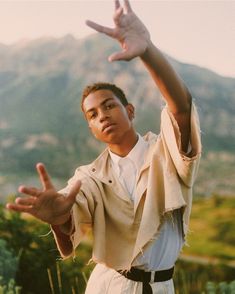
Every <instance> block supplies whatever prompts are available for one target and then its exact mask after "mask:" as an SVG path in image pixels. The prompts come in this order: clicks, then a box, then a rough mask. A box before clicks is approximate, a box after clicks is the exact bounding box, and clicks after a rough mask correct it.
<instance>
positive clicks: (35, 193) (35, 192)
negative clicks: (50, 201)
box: [18, 186, 41, 196]
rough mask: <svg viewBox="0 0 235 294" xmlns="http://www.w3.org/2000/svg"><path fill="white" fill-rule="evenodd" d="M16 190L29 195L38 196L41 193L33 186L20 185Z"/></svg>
mask: <svg viewBox="0 0 235 294" xmlns="http://www.w3.org/2000/svg"><path fill="white" fill-rule="evenodd" d="M18 191H19V192H20V193H24V194H27V195H30V196H39V195H40V194H41V191H39V190H38V189H36V188H34V187H25V186H20V187H19V188H18Z"/></svg>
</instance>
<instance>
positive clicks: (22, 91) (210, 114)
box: [0, 34, 235, 195]
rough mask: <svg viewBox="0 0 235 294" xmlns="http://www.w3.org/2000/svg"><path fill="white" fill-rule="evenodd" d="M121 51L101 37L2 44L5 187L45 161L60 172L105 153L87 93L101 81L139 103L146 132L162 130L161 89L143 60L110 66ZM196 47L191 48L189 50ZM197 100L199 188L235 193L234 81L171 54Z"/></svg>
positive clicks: (0, 170)
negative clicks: (85, 111)
mask: <svg viewBox="0 0 235 294" xmlns="http://www.w3.org/2000/svg"><path fill="white" fill-rule="evenodd" d="M115 50H119V48H118V47H117V46H115V43H114V42H112V41H111V40H109V39H108V38H105V37H104V36H101V35H96V34H95V35H92V36H90V37H88V38H85V39H79V40H77V39H75V38H74V37H73V36H71V35H67V36H65V37H64V38H60V39H55V38H41V39H37V40H34V41H30V42H26V43H18V44H15V45H11V46H6V45H2V44H0V138H1V139H0V185H4V183H5V182H6V181H7V180H6V177H5V175H7V174H19V175H21V174H30V173H32V171H33V172H34V164H35V163H36V162H38V161H43V162H45V163H46V164H47V166H48V168H49V170H50V171H51V173H53V174H54V175H55V176H57V177H68V176H69V175H71V174H72V173H73V170H74V168H75V167H76V166H78V165H79V164H83V163H86V162H88V161H89V160H91V159H93V158H94V157H95V156H97V154H98V153H99V152H100V150H102V148H103V146H101V145H100V144H99V143H98V142H96V141H95V140H94V139H93V138H92V137H91V136H89V135H88V132H89V131H88V128H87V126H86V122H85V121H84V119H83V115H82V113H81V111H80V96H81V91H82V89H83V88H84V86H86V85H87V84H90V83H93V82H95V81H108V82H114V83H116V84H118V85H119V86H120V87H122V88H123V89H124V90H125V92H126V94H127V96H128V97H129V99H130V101H131V102H133V103H134V104H135V106H136V108H137V115H136V126H137V129H138V130H139V132H140V133H142V134H143V133H145V132H146V131H147V130H153V131H155V132H158V131H159V114H160V109H161V107H162V105H163V102H162V100H161V99H160V93H159V92H158V91H157V90H156V87H155V85H154V83H153V82H152V81H151V79H150V78H149V76H148V74H147V72H146V71H145V69H144V67H143V66H142V64H141V62H140V61H139V60H133V61H131V62H129V63H126V62H116V63H111V64H110V63H109V62H108V61H107V57H108V56H109V54H110V53H112V52H114V51H115ZM189 50H190V49H189ZM168 58H169V61H170V62H171V63H172V64H173V66H174V67H175V69H176V70H177V71H178V73H179V74H180V76H181V77H182V79H183V80H184V81H185V83H186V84H187V86H188V88H189V89H190V91H191V93H192V95H193V97H194V100H195V103H196V104H197V105H198V109H199V115H200V118H201V129H202V138H203V146H204V149H203V160H202V168H201V170H200V174H199V180H198V193H199V194H206V195H207V194H210V193H215V192H219V193H225V194H226V193H227V194H235V193H234V186H235V184H233V179H234V176H235V171H234V168H233V167H234V163H235V155H234V150H235V128H234V125H235V115H234V113H235V91H234V90H235V79H232V78H226V77H222V76H219V75H217V74H215V73H214V72H212V71H210V70H208V69H205V68H200V67H198V66H195V65H191V64H183V63H180V62H178V61H176V60H175V59H173V58H171V57H168Z"/></svg>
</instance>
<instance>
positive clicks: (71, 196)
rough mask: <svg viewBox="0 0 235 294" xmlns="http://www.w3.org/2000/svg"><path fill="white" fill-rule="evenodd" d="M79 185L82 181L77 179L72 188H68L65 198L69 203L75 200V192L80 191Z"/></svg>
mask: <svg viewBox="0 0 235 294" xmlns="http://www.w3.org/2000/svg"><path fill="white" fill-rule="evenodd" d="M81 185H82V183H81V181H79V180H78V181H77V182H76V183H75V184H74V185H73V187H72V189H71V190H70V192H69V194H68V196H67V200H68V201H69V202H70V203H74V202H75V200H76V196H77V194H78V193H79V191H80V188H81Z"/></svg>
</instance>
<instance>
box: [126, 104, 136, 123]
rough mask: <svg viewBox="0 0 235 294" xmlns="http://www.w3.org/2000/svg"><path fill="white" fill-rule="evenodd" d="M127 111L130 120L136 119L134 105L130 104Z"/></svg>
mask: <svg viewBox="0 0 235 294" xmlns="http://www.w3.org/2000/svg"><path fill="white" fill-rule="evenodd" d="M126 111H127V114H128V117H129V119H130V120H133V119H134V117H135V107H134V105H133V104H131V103H129V104H127V106H126Z"/></svg>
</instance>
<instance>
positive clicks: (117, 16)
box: [113, 7, 123, 26]
mask: <svg viewBox="0 0 235 294" xmlns="http://www.w3.org/2000/svg"><path fill="white" fill-rule="evenodd" d="M122 14H123V8H122V7H119V8H118V9H117V10H116V11H115V13H114V16H113V21H114V23H115V24H116V25H117V26H118V25H119V22H120V18H121V16H122Z"/></svg>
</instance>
